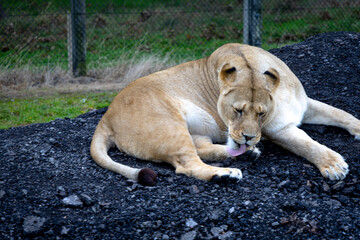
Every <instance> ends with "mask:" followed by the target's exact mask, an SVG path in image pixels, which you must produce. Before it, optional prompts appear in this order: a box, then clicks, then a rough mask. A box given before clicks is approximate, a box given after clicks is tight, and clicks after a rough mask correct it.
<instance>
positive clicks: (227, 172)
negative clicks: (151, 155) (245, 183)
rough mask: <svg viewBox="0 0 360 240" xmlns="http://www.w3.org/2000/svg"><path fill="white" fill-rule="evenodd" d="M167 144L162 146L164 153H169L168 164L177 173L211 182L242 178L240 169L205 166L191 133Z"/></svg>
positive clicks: (184, 134)
mask: <svg viewBox="0 0 360 240" xmlns="http://www.w3.org/2000/svg"><path fill="white" fill-rule="evenodd" d="M177 129H179V128H177ZM168 139H169V138H168ZM169 140H170V139H169ZM167 143H168V144H166V146H165V145H164V146H162V151H166V152H167V153H168V154H167V156H166V162H169V163H170V164H171V165H173V166H174V167H175V169H176V173H181V174H185V175H187V176H191V177H195V178H198V179H202V180H211V179H214V178H221V179H228V178H229V179H235V180H240V179H241V178H242V173H241V171H240V170H239V169H236V168H222V167H215V166H211V165H208V164H205V163H204V162H203V161H202V160H201V159H200V157H199V155H198V152H197V151H196V148H195V145H194V142H193V140H192V138H191V136H190V133H185V132H183V134H181V136H180V135H179V136H178V137H177V138H176V139H174V142H172V140H170V141H168V142H167ZM221 151H223V149H221ZM222 154H224V153H223V152H222V153H219V156H220V155H222ZM223 156H225V155H223Z"/></svg>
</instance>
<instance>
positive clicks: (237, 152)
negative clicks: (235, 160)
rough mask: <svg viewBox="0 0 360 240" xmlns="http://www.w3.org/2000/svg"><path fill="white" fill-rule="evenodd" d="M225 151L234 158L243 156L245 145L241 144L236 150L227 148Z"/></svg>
mask: <svg viewBox="0 0 360 240" xmlns="http://www.w3.org/2000/svg"><path fill="white" fill-rule="evenodd" d="M227 151H228V153H229V154H230V155H231V156H233V157H236V156H239V155H241V154H243V153H244V152H245V151H246V145H245V144H241V145H240V148H238V149H231V148H229V147H227Z"/></svg>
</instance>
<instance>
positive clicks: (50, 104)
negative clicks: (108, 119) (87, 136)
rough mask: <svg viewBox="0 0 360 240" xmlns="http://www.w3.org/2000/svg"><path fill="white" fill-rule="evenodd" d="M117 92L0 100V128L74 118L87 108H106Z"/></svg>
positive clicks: (88, 109)
mask: <svg viewBox="0 0 360 240" xmlns="http://www.w3.org/2000/svg"><path fill="white" fill-rule="evenodd" d="M116 94H117V93H114V92H105V93H81V94H57V95H55V96H47V97H37V98H25V99H5V100H0V129H7V128H10V127H17V126H24V125H28V124H31V123H42V122H49V121H52V120H54V119H56V118H65V117H69V118H74V117H76V116H78V115H80V114H82V113H85V112H88V111H90V110H91V109H99V108H102V107H106V106H108V105H109V104H110V103H111V101H112V100H113V98H114V97H115V96H116Z"/></svg>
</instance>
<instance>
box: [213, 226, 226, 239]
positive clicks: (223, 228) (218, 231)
mask: <svg viewBox="0 0 360 240" xmlns="http://www.w3.org/2000/svg"><path fill="white" fill-rule="evenodd" d="M227 227H228V226H227V225H221V226H220V227H213V228H211V230H210V232H211V233H212V235H213V236H214V237H219V236H220V235H221V234H222V233H224V232H225V231H226V229H227Z"/></svg>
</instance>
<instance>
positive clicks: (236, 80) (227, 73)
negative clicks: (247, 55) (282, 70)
mask: <svg viewBox="0 0 360 240" xmlns="http://www.w3.org/2000/svg"><path fill="white" fill-rule="evenodd" d="M219 78H220V82H221V84H220V86H221V89H220V97H219V100H218V112H219V115H220V117H221V118H222V120H223V121H224V123H225V125H226V126H227V127H228V131H229V138H228V139H229V140H228V146H229V147H230V148H232V149H237V148H239V147H240V146H241V145H244V144H245V146H246V147H247V148H248V147H249V146H255V145H256V144H257V143H258V142H259V141H260V138H261V128H262V124H263V122H264V121H265V120H266V118H267V117H268V115H269V112H270V111H271V109H272V104H273V103H272V97H271V92H272V91H273V90H274V89H275V88H276V87H277V85H278V83H279V75H278V72H277V71H276V70H275V69H272V68H270V69H269V70H267V71H266V72H264V73H261V72H258V71H256V70H254V69H251V67H249V65H248V64H247V63H246V62H245V63H244V62H243V61H240V64H239V63H237V62H235V63H232V64H225V65H224V66H223V67H222V69H221V71H220V74H219Z"/></svg>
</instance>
